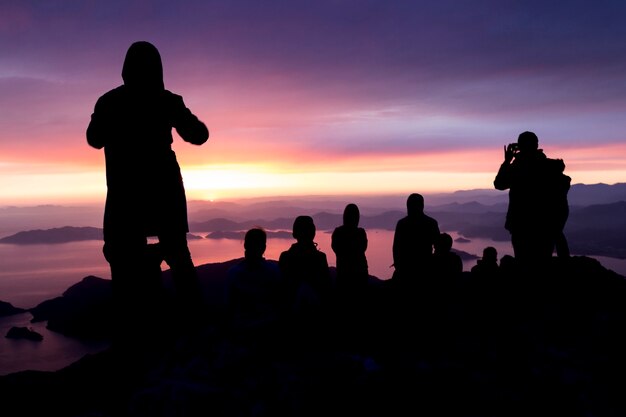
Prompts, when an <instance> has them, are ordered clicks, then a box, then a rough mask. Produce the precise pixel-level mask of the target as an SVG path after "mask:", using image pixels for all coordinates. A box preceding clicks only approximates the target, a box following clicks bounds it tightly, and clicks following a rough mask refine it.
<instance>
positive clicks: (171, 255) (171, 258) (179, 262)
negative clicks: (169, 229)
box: [159, 233, 202, 315]
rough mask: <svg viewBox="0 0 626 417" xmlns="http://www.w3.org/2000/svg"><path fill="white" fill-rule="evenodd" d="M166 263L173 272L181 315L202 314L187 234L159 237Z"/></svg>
mask: <svg viewBox="0 0 626 417" xmlns="http://www.w3.org/2000/svg"><path fill="white" fill-rule="evenodd" d="M159 243H160V245H161V249H162V250H163V255H164V259H165V262H167V264H168V265H169V267H170V269H171V271H172V280H173V282H174V291H175V299H176V306H175V308H177V309H178V310H179V311H180V312H181V313H182V312H186V313H188V314H192V315H193V314H200V312H201V307H202V293H201V288H200V283H199V281H198V275H197V273H196V267H195V265H194V264H193V261H192V259H191V252H190V251H189V247H188V246H187V236H186V234H185V233H176V234H174V233H172V234H163V235H159Z"/></svg>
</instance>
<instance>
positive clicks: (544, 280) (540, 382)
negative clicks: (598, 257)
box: [0, 257, 626, 417]
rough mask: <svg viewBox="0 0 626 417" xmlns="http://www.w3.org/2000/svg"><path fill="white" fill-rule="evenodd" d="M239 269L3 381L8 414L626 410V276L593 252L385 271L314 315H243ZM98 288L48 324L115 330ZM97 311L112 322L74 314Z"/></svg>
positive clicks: (218, 272) (208, 269)
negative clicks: (52, 364)
mask: <svg viewBox="0 0 626 417" xmlns="http://www.w3.org/2000/svg"><path fill="white" fill-rule="evenodd" d="M237 262H239V260H232V261H229V262H225V263H220V264H209V265H202V266H199V267H198V268H197V269H198V273H199V275H200V278H201V283H202V286H203V288H202V289H203V296H204V302H205V304H204V307H205V308H204V310H203V311H202V312H201V313H200V314H199V315H198V316H197V317H188V316H184V315H182V314H179V313H180V311H177V310H176V308H174V307H173V304H172V303H169V302H168V301H167V300H168V298H167V297H166V298H164V299H163V304H162V305H161V308H160V309H158V311H150V312H144V313H145V315H144V318H143V319H142V320H132V318H129V320H130V321H131V322H132V325H131V326H129V327H130V329H132V330H133V331H131V332H128V333H125V334H124V337H123V338H116V339H115V340H114V341H113V343H112V344H111V347H110V348H108V349H106V350H104V351H102V352H100V353H98V354H94V355H88V356H85V357H83V358H82V359H81V360H79V361H78V362H76V363H74V364H72V365H70V366H68V367H66V368H64V369H62V370H59V371H57V372H36V371H25V372H18V373H14V374H10V375H7V376H4V377H0V392H1V393H2V398H3V400H2V405H1V406H2V407H3V415H4V414H5V412H8V411H9V410H10V412H8V413H7V414H6V415H11V416H33V415H38V416H47V415H49V416H53V415H54V416H56V415H61V416H84V417H87V416H111V417H113V416H115V417H117V416H132V417H134V416H152V417H159V416H164V417H165V416H168V417H169V416H229V417H230V416H268V417H269V416H272V417H273V416H320V415H344V416H347V415H358V416H372V417H374V416H381V417H382V416H405V415H428V416H437V415H441V416H443V415H446V416H447V415H454V416H468V417H469V416H506V417H509V416H520V417H521V416H529V415H533V416H537V415H546V416H547V415H550V416H581V417H582V416H607V417H609V416H619V415H626V404H625V403H624V401H623V389H622V388H623V383H621V382H620V381H622V380H623V375H624V374H625V371H626V361H625V360H624V352H626V342H624V341H623V338H622V337H621V333H622V331H623V329H624V328H625V327H626V302H625V301H626V281H625V280H624V277H622V276H620V275H618V274H615V273H613V272H612V271H610V270H607V269H606V268H604V267H603V266H602V265H601V264H600V263H598V262H597V261H595V260H593V259H591V258H587V257H571V258H567V259H557V258H554V259H553V262H552V263H550V264H549V265H546V266H545V267H544V268H543V269H541V270H533V271H529V270H522V269H516V268H513V267H511V268H510V269H508V270H505V271H501V273H500V274H498V275H497V276H491V277H479V276H476V275H472V274H471V273H469V272H464V273H463V274H462V275H459V276H457V277H448V278H443V277H436V276H431V277H428V278H424V279H422V280H416V281H415V282H412V283H410V284H408V285H407V284H406V283H403V284H402V285H400V284H399V283H396V282H394V281H393V279H392V280H388V281H380V280H378V279H376V278H375V277H371V280H370V283H369V287H368V289H367V291H366V293H364V294H361V295H360V296H359V297H348V298H345V295H344V298H339V297H338V296H337V297H334V298H333V299H332V300H330V301H329V302H328V303H327V305H325V306H324V307H323V308H322V309H320V310H317V311H316V315H315V316H314V317H311V316H307V317H303V316H301V315H295V314H284V315H282V316H277V317H276V319H275V320H271V321H263V322H261V321H258V320H257V321H255V320H248V321H243V322H242V321H235V320H233V319H232V315H231V314H230V313H229V310H228V306H226V305H224V303H223V291H224V284H225V280H226V273H227V271H228V269H229V268H230V267H231V266H233V265H234V264H236V263H237ZM168 272H169V271H165V273H164V289H165V293H166V294H167V293H169V292H170V291H171V277H170V276H169V273H168ZM333 272H334V271H333ZM88 281H89V282H88V283H87V284H89V285H87V284H86V283H83V285H82V286H83V287H84V288H85V289H86V288H87V287H88V288H89V289H90V290H88V291H87V290H85V293H84V294H85V295H84V296H82V297H81V296H79V293H80V291H78V290H79V289H80V287H81V286H80V285H79V286H78V287H76V288H73V290H72V291H68V292H67V293H66V294H65V295H64V296H63V297H61V298H64V297H67V299H66V300H64V301H57V302H55V303H56V304H55V305H54V306H49V307H51V308H50V309H49V310H48V311H46V316H45V317H46V319H47V320H50V321H51V322H54V321H55V320H56V324H55V326H57V328H59V329H62V328H63V326H64V325H65V324H67V323H71V326H69V328H71V332H70V333H71V334H72V335H73V337H81V336H88V337H94V336H96V333H97V332H96V329H97V330H98V331H101V332H105V333H103V334H101V336H102V337H110V336H111V334H109V333H106V332H109V331H110V330H111V329H110V328H109V327H106V326H103V325H102V323H101V322H100V321H99V320H101V318H102V316H103V315H102V314H97V312H96V311H93V306H94V305H97V306H99V308H102V309H108V308H111V305H110V304H109V303H107V302H106V300H104V299H103V298H102V297H103V291H104V292H105V293H106V292H107V291H108V290H107V285H108V282H107V281H106V280H102V281H100V280H99V279H96V278H89V280H88ZM95 287H99V288H100V290H98V291H93V289H94V288H95ZM105 298H106V296H105ZM89 300H93V301H94V302H93V303H90V302H89ZM79 304H80V306H79ZM81 306H82V307H81ZM52 307H54V308H52ZM81 308H82V309H91V310H89V315H87V316H85V317H94V318H95V319H94V320H95V322H94V323H96V324H97V325H94V327H93V328H91V329H90V328H89V321H88V320H81V321H77V320H73V319H72V315H76V314H78V315H80V314H81ZM68 311H70V312H72V314H68ZM85 311H86V310H85ZM101 313H102V312H101ZM146 317H148V318H149V320H148V319H145V318H146ZM61 318H63V320H65V321H66V323H64V322H63V320H61ZM33 399H35V400H33Z"/></svg>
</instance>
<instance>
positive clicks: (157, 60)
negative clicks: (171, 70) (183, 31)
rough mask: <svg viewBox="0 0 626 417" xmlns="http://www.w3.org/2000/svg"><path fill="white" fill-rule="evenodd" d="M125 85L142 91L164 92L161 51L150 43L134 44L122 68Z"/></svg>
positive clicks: (140, 42)
mask: <svg viewBox="0 0 626 417" xmlns="http://www.w3.org/2000/svg"><path fill="white" fill-rule="evenodd" d="M122 79H123V80H124V85H126V86H128V87H131V88H137V89H141V90H163V89H164V88H165V87H164V85H163V64H162V63H161V54H159V50H158V49H157V48H156V47H155V46H154V45H152V44H151V43H149V42H145V41H139V42H135V43H133V44H132V45H131V46H130V48H128V51H127V52H126V58H125V59H124V67H123V68H122Z"/></svg>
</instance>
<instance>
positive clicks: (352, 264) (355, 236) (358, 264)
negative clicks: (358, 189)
mask: <svg viewBox="0 0 626 417" xmlns="http://www.w3.org/2000/svg"><path fill="white" fill-rule="evenodd" d="M359 220H360V212H359V207H358V206H357V205H356V204H348V205H347V206H346V207H345V209H344V211H343V224H342V225H341V226H338V227H336V228H335V230H333V233H332V235H331V248H332V250H333V252H335V256H336V258H337V291H338V293H339V296H340V298H341V299H346V298H350V299H354V298H361V297H362V296H363V293H364V291H365V288H366V287H367V281H368V279H369V272H368V266H367V258H366V256H365V251H366V250H367V233H366V232H365V229H363V228H362V227H359Z"/></svg>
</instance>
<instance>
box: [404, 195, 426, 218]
mask: <svg viewBox="0 0 626 417" xmlns="http://www.w3.org/2000/svg"><path fill="white" fill-rule="evenodd" d="M406 209H407V212H408V214H409V216H414V215H419V214H422V213H423V212H424V197H423V196H422V195H421V194H417V193H413V194H411V195H410V196H409V198H407V200H406Z"/></svg>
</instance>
